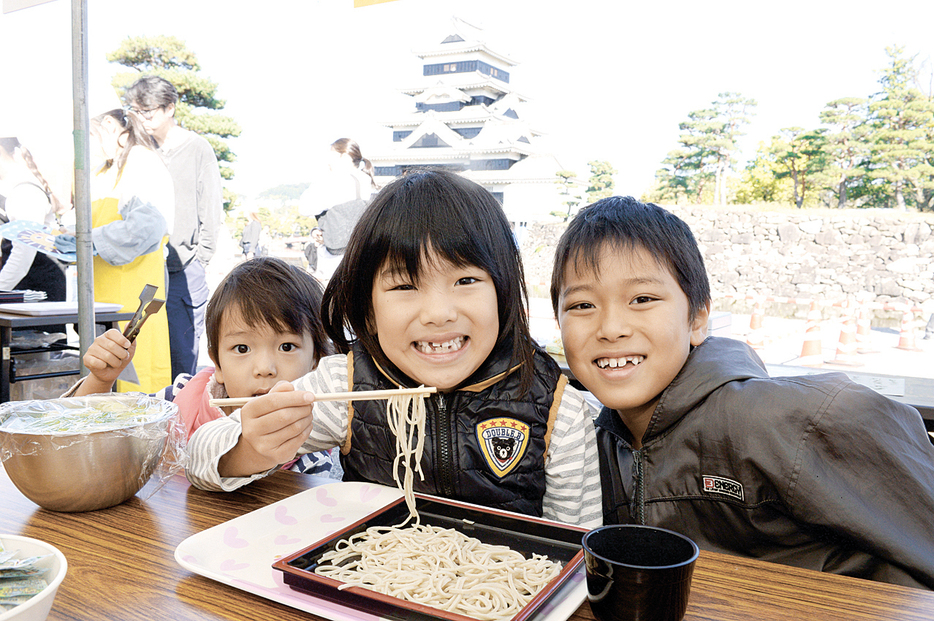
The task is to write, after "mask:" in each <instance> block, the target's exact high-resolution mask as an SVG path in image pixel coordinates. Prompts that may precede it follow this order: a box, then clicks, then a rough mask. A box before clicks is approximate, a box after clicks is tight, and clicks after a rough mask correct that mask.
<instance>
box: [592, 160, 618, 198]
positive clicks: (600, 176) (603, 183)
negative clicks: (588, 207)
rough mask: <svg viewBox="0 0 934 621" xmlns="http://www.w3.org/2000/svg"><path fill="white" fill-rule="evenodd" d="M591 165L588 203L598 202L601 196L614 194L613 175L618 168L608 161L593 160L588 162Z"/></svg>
mask: <svg viewBox="0 0 934 621" xmlns="http://www.w3.org/2000/svg"><path fill="white" fill-rule="evenodd" d="M587 165H588V166H590V179H589V180H588V181H587V190H586V194H587V203H588V204H592V203H596V202H597V201H598V200H600V199H601V198H607V197H609V196H613V175H615V174H616V169H615V168H613V166H612V165H611V164H610V163H609V162H606V161H600V160H592V161H590V162H587Z"/></svg>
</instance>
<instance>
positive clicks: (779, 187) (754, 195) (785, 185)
mask: <svg viewBox="0 0 934 621" xmlns="http://www.w3.org/2000/svg"><path fill="white" fill-rule="evenodd" d="M779 171H780V166H779V164H778V162H777V158H776V155H775V149H774V148H772V145H771V144H766V143H764V142H763V143H759V149H758V151H756V157H755V159H753V160H751V161H749V163H747V164H746V169H745V170H743V174H742V175H741V177H740V179H739V183H738V184H737V187H736V201H737V202H738V203H742V204H755V203H786V204H788V203H792V202H794V193H793V191H792V187H791V180H790V179H788V178H787V177H785V178H782V177H780V176H779V175H778V174H777V173H778V172H779Z"/></svg>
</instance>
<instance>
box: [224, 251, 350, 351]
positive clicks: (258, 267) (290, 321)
mask: <svg viewBox="0 0 934 621" xmlns="http://www.w3.org/2000/svg"><path fill="white" fill-rule="evenodd" d="M321 294H322V291H321V284H320V283H319V282H318V281H317V280H315V279H314V278H313V277H312V276H311V274H309V273H308V272H306V271H305V270H303V269H301V268H298V267H295V266H293V265H289V264H288V263H286V262H285V261H283V260H282V259H277V258H275V257H257V258H255V259H250V260H249V261H244V262H243V263H240V264H239V265H237V266H236V267H235V268H233V269H232V270H230V273H229V274H227V277H226V278H224V280H223V281H222V282H221V283H220V284H219V285H218V286H217V289H215V290H214V293H213V294H212V295H211V299H210V300H209V301H208V306H207V310H206V311H205V331H206V332H207V337H208V353H209V354H210V355H211V360H213V361H214V362H215V364H216V363H217V361H218V360H219V358H218V355H217V353H218V350H217V347H218V341H219V339H220V329H221V319H222V318H223V317H224V313H225V312H227V311H228V310H229V309H230V308H232V307H233V306H236V307H237V308H238V309H239V310H240V316H241V317H242V318H243V321H245V322H246V324H247V325H248V326H250V327H255V326H259V325H268V326H269V327H271V328H273V329H274V330H277V331H279V332H286V331H289V332H294V333H296V334H306V333H307V334H310V335H311V338H312V341H313V342H314V345H315V357H314V360H315V366H318V361H319V360H321V358H322V357H323V356H326V355H328V354H330V353H331V350H332V348H331V344H330V342H329V341H328V340H327V338H326V337H325V334H324V329H323V327H322V325H321Z"/></svg>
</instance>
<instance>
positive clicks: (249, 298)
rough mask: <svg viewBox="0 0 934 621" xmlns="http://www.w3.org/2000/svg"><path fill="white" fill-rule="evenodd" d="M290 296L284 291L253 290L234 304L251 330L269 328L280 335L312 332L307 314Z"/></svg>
mask: <svg viewBox="0 0 934 621" xmlns="http://www.w3.org/2000/svg"><path fill="white" fill-rule="evenodd" d="M294 302H295V300H293V299H292V298H291V297H290V296H288V295H283V292H282V291H273V290H268V289H260V290H256V289H254V290H252V291H251V292H249V293H246V292H243V294H242V295H241V296H240V297H239V298H238V299H237V300H236V301H235V302H234V304H236V306H237V307H238V309H239V311H240V318H241V319H242V320H243V322H244V323H246V325H247V326H249V327H250V328H258V327H261V326H269V327H270V328H272V329H273V330H274V331H276V332H279V333H286V332H291V333H293V334H303V333H305V332H308V331H310V329H311V326H310V325H306V324H307V319H306V317H307V313H305V312H302V310H301V309H300V308H297V307H296V305H295V303H294Z"/></svg>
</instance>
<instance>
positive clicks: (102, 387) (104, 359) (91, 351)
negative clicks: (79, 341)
mask: <svg viewBox="0 0 934 621" xmlns="http://www.w3.org/2000/svg"><path fill="white" fill-rule="evenodd" d="M135 353H136V343H130V341H129V339H127V338H126V337H125V336H123V333H121V332H120V330H117V329H116V328H111V329H110V330H107V332H104V333H103V334H102V335H100V336H99V337H97V338H96V339H94V342H93V343H91V346H90V347H88V350H87V351H86V352H85V354H84V357H83V358H82V360H83V361H84V366H85V367H87V369H88V371H90V373H91V374H90V375H88V376H87V377H86V378H85V379H84V382H82V384H81V386H79V387H78V390H77V391H76V392H75V395H76V396H80V395H90V394H95V393H99V392H110V390H111V387H112V386H113V383H114V382H115V381H117V377H118V376H119V375H120V374H121V373H122V372H123V370H124V369H125V368H127V366H128V365H129V364H130V361H131V360H133V354H135Z"/></svg>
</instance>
